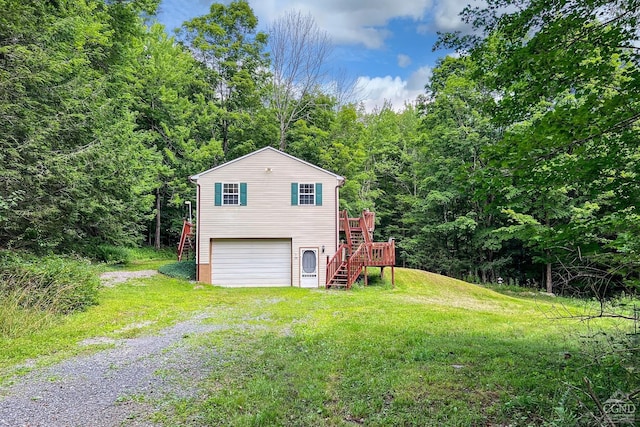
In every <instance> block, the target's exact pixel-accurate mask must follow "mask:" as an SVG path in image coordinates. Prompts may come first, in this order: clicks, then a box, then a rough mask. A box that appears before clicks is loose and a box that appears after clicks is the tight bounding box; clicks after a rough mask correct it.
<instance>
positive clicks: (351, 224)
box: [326, 210, 396, 289]
mask: <svg viewBox="0 0 640 427" xmlns="http://www.w3.org/2000/svg"><path fill="white" fill-rule="evenodd" d="M374 228H375V214H374V213H373V212H371V211H369V210H364V211H363V212H362V214H361V215H360V217H358V218H349V215H348V214H347V211H346V210H343V211H341V212H340V231H341V232H342V233H343V234H344V237H345V241H346V242H345V243H342V244H341V245H340V247H339V248H338V251H337V252H336V254H335V255H334V256H333V257H332V258H331V259H330V260H329V262H328V263H327V276H326V277H327V283H326V287H327V289H329V288H333V287H336V288H345V289H349V288H351V285H353V284H354V283H355V281H356V280H357V279H358V277H359V276H360V274H362V272H363V270H364V273H365V274H364V276H365V283H366V280H367V275H366V271H367V267H369V266H377V267H381V268H382V269H384V267H386V266H390V267H391V271H392V282H393V281H394V266H395V263H396V256H395V242H394V241H393V240H392V239H391V240H389V242H385V243H381V242H373V230H374Z"/></svg>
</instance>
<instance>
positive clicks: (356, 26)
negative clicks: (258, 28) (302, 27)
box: [250, 0, 432, 49]
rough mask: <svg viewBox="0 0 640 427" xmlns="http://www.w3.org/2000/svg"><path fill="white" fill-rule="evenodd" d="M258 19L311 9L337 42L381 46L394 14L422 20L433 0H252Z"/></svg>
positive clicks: (321, 26)
mask: <svg viewBox="0 0 640 427" xmlns="http://www.w3.org/2000/svg"><path fill="white" fill-rule="evenodd" d="M250 3H251V7H252V8H253V9H254V11H255V12H256V14H257V15H258V16H259V17H260V18H261V20H263V21H264V20H266V22H271V21H273V20H274V19H276V18H277V17H278V16H280V14H281V13H283V12H284V11H287V10H291V9H297V10H300V11H302V12H303V13H307V12H308V13H311V15H312V16H313V17H314V18H315V20H316V22H317V24H318V26H319V27H320V28H322V29H323V30H325V31H327V32H328V33H329V35H330V36H331V37H332V38H333V41H334V43H336V44H362V45H364V46H365V47H367V48H369V49H376V48H380V47H382V46H383V45H384V42H385V39H386V38H387V37H389V35H390V32H389V31H388V30H386V29H385V28H384V27H385V26H386V24H387V23H388V22H389V21H390V20H391V19H394V18H411V19H414V20H416V21H419V20H422V19H423V18H424V16H425V13H427V12H428V11H429V9H430V8H431V5H432V0H403V1H398V0H324V1H317V0H259V1H258V0H252V1H251V2H250Z"/></svg>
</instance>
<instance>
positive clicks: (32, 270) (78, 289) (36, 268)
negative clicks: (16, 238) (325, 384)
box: [0, 251, 100, 314]
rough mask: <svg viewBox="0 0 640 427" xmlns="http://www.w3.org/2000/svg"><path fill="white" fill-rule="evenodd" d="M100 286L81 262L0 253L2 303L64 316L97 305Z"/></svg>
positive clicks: (88, 267) (86, 264) (71, 259)
mask: <svg viewBox="0 0 640 427" xmlns="http://www.w3.org/2000/svg"><path fill="white" fill-rule="evenodd" d="M99 285H100V280H99V278H98V277H97V276H96V275H95V274H94V273H93V271H92V270H91V268H90V265H89V263H88V262H86V261H84V260H79V259H73V258H69V257H62V256H56V255H49V256H45V257H41V258H35V257H33V256H30V255H28V254H18V253H11V252H8V251H3V252H0V298H2V299H3V300H4V301H5V302H6V301H9V300H12V301H13V304H14V305H18V306H20V307H23V308H26V309H37V310H46V311H51V312H53V313H56V314H65V313H70V312H73V311H77V310H83V309H85V308H86V307H88V306H90V305H94V304H97V302H98V287H99Z"/></svg>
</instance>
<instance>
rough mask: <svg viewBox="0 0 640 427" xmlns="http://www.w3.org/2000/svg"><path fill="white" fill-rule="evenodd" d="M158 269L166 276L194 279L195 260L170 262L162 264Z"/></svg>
mask: <svg viewBox="0 0 640 427" xmlns="http://www.w3.org/2000/svg"><path fill="white" fill-rule="evenodd" d="M158 271H159V272H160V273H162V274H164V275H166V276H169V277H175V278H178V279H185V280H196V263H195V261H180V262H174V263H171V264H164V265H162V266H161V267H160V268H158Z"/></svg>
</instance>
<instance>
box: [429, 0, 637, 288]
mask: <svg viewBox="0 0 640 427" xmlns="http://www.w3.org/2000/svg"><path fill="white" fill-rule="evenodd" d="M639 10H640V9H639V8H638V4H637V1H632V2H627V1H618V0H613V1H610V0H598V1H594V2H583V1H578V0H564V1H560V2H554V1H549V0H532V1H527V2H524V3H521V2H518V1H506V2H505V1H500V0H498V1H488V2H486V4H484V5H483V6H478V7H475V8H474V7H469V8H467V9H465V12H464V13H463V19H464V20H465V21H466V22H468V23H471V24H472V25H473V26H474V27H475V29H476V30H477V32H476V33H475V35H473V36H465V37H459V35H458V36H456V35H454V34H449V35H445V36H444V37H443V38H442V39H441V43H443V44H445V45H449V46H450V47H454V48H458V49H462V50H465V51H467V52H468V53H469V56H468V57H469V58H471V60H472V61H474V62H475V63H476V64H477V68H476V72H475V74H474V78H475V79H476V80H477V81H479V82H482V83H483V85H484V86H485V87H486V93H490V94H492V96H493V97H494V99H495V100H496V102H495V103H493V104H494V105H491V104H487V105H485V108H483V110H484V111H485V112H486V113H489V114H490V117H491V118H492V122H493V123H494V125H495V126H497V127H498V128H499V129H501V130H502V134H501V135H499V138H497V139H496V140H495V142H494V143H492V144H491V145H489V146H487V147H486V148H485V149H483V150H482V153H481V154H482V155H481V159H482V161H483V163H484V167H483V171H482V174H481V181H480V183H481V187H480V190H481V193H483V194H485V195H486V196H487V197H488V198H489V204H488V208H489V209H490V212H491V214H492V215H494V216H496V217H498V218H500V219H501V220H502V221H503V224H502V225H503V227H500V228H498V229H496V230H495V234H496V235H497V236H500V238H501V239H503V241H507V240H510V239H515V240H517V241H519V242H521V243H522V244H523V245H525V247H526V250H527V252H529V253H530V256H531V257H532V259H533V260H534V261H535V263H536V264H546V265H547V268H548V270H547V277H546V282H547V288H548V289H549V290H551V289H552V277H551V276H552V275H551V274H550V273H551V266H552V264H555V266H554V269H555V270H557V267H556V266H559V265H566V264H571V265H572V266H574V265H575V264H576V261H575V260H579V263H580V264H582V263H584V265H585V266H587V265H594V264H599V265H598V268H600V269H602V270H609V271H611V272H613V271H618V272H619V271H620V269H621V268H622V269H625V270H626V267H622V266H626V265H628V263H629V261H630V259H631V260H632V259H633V258H634V257H635V250H634V249H631V250H629V249H630V247H629V246H628V245H627V244H626V243H625V242H628V241H629V240H628V238H629V236H630V235H640V234H638V230H639V229H640V228H639V227H638V223H637V220H638V218H637V216H636V214H635V210H636V208H637V206H638V203H639V201H640V186H638V180H637V179H635V177H636V175H637V172H638V171H637V167H636V165H637V162H636V161H635V159H636V157H637V156H638V144H637V142H638V139H639V138H640V134H639V131H640V128H639V127H638V119H639V116H638V113H637V111H638V105H639V104H638V99H637V93H638V90H639V89H640V86H639V84H640V67H639V66H640V55H639V52H638V49H637V48H635V47H633V44H634V43H635V41H636V40H637V33H636V30H635V29H636V28H637V26H638V23H639V22H640V12H639ZM632 165H633V166H632ZM623 218H624V219H623ZM623 223H624V225H623ZM622 247H624V248H625V249H624V251H621V249H622ZM585 260H587V261H586V262H585ZM633 262H634V263H635V261H633ZM564 279H566V278H564ZM625 279H626V277H625V276H624V275H622V274H618V275H617V276H616V277H613V283H615V284H616V286H618V287H619V286H620V285H621V284H622V282H623V281H624V280H625Z"/></svg>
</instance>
